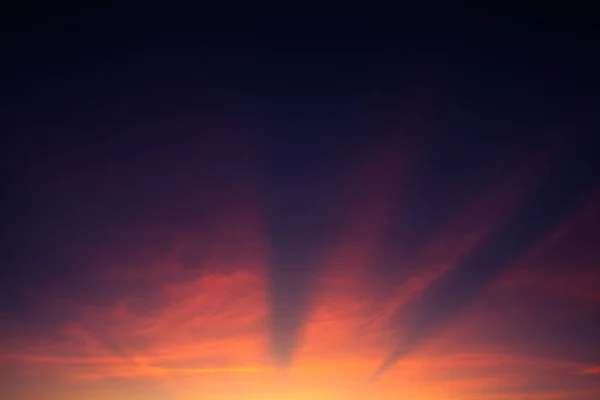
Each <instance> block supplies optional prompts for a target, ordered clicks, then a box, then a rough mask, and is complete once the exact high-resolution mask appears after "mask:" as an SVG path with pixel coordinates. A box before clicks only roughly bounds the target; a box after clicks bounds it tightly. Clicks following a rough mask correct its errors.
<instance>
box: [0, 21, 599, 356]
mask: <svg viewBox="0 0 600 400" xmlns="http://www.w3.org/2000/svg"><path fill="white" fill-rule="evenodd" d="M149 14H151V13H149ZM244 14H245V13H244ZM15 15H17V14H15ZM19 15H21V16H13V17H11V16H10V14H9V16H8V19H11V20H12V22H11V24H10V29H11V30H12V31H11V32H10V33H7V34H6V35H4V36H3V41H2V45H3V53H4V58H5V60H6V61H5V62H3V67H2V68H3V74H2V75H3V80H2V88H3V90H2V92H3V93H2V103H1V105H2V111H1V114H0V116H1V118H2V121H3V122H2V125H3V128H2V129H3V132H4V135H3V136H4V141H5V145H4V146H3V150H2V166H3V171H4V172H5V177H6V179H5V182H6V186H5V188H6V189H5V190H4V191H3V193H4V195H3V210H4V212H3V219H4V224H3V225H4V226H5V229H4V239H3V250H2V254H3V260H2V269H1V272H0V274H1V275H0V310H1V312H2V313H5V314H6V315H10V316H11V318H16V319H17V320H20V321H24V323H25V325H27V326H29V325H28V324H30V326H32V327H35V328H39V329H42V330H51V329H52V326H53V324H55V323H56V322H57V321H60V320H63V319H64V318H68V315H61V314H60V313H57V312H56V310H51V309H48V307H49V306H48V305H47V304H46V303H45V302H44V295H43V294H42V295H40V296H33V297H32V296H31V293H36V292H39V293H44V292H48V293H54V292H56V291H63V292H67V293H70V294H72V296H73V297H74V298H76V299H79V301H81V302H94V301H98V302H103V301H104V302H110V301H111V296H113V297H114V298H118V297H119V294H120V293H121V292H120V291H128V290H129V291H139V292H140V293H141V295H143V294H144V293H148V292H151V291H152V290H153V288H152V287H145V286H144V285H143V284H142V283H140V287H133V288H116V289H115V288H112V289H111V290H113V292H111V294H110V295H107V293H106V292H105V290H104V289H103V288H102V287H101V285H102V284H101V283H97V282H96V283H95V282H94V281H93V278H90V272H89V271H85V268H88V269H90V270H93V269H94V268H96V266H95V265H92V264H93V263H92V264H90V263H88V264H86V263H85V262H83V261H82V259H81V257H83V258H84V259H85V257H88V255H83V256H82V255H79V254H73V251H72V249H73V248H77V246H78V243H79V241H81V242H82V243H87V242H91V243H96V242H102V241H108V242H109V243H110V244H107V245H106V247H107V248H109V249H113V245H114V244H116V243H118V242H119V239H118V238H116V237H115V235H117V233H118V232H127V229H128V227H129V226H131V225H133V224H136V223H139V222H143V223H144V224H148V225H149V226H168V227H171V228H173V229H175V230H177V229H184V230H185V229H189V230H193V229H194V228H195V225H202V224H205V223H208V222H207V221H210V218H211V215H212V213H213V211H214V210H216V209H218V208H219V207H220V206H223V204H226V203H227V202H228V201H232V200H231V197H232V196H233V197H235V193H236V192H235V189H234V188H235V187H237V186H239V185H246V186H249V187H252V188H253V190H255V191H256V192H257V193H258V196H259V197H261V198H262V199H263V200H264V206H265V209H266V213H265V216H266V228H265V229H266V235H267V237H268V238H269V243H270V253H269V257H270V259H269V265H270V267H269V273H268V277H269V300H270V307H271V317H270V318H271V319H270V324H271V325H270V329H271V338H272V351H273V352H274V353H275V355H276V358H277V359H278V362H279V363H280V364H281V365H288V364H290V363H292V360H293V355H294V349H295V348H296V346H297V340H298V335H299V332H300V331H301V329H302V327H303V325H304V324H305V322H306V318H307V316H308V314H309V313H310V310H311V306H312V302H313V300H314V299H313V294H314V289H315V286H316V280H317V278H318V276H319V273H320V271H321V267H322V266H321V265H320V262H321V261H320V260H321V256H322V252H323V251H324V249H325V248H327V246H328V245H329V244H330V241H331V238H332V237H333V236H334V235H335V234H336V232H337V231H336V229H337V227H336V218H338V217H339V214H338V213H339V208H340V204H343V201H344V199H343V197H342V196H343V193H344V192H343V184H344V183H345V182H346V181H345V179H347V176H348V175H349V174H351V173H352V171H353V168H355V167H356V165H357V164H358V160H359V159H360V157H361V156H362V155H364V153H365V151H366V150H367V149H370V148H373V147H376V146H377V145H379V144H381V143H386V140H388V139H389V138H390V137H391V136H395V135H400V136H404V137H405V138H406V140H407V141H408V142H411V143H415V146H416V148H417V149H418V151H417V152H418V157H416V161H415V162H414V164H412V165H411V168H410V171H409V173H408V175H409V177H410V179H408V180H407V181H406V182H405V183H404V185H405V186H403V189H402V192H403V200H402V205H401V206H400V205H398V206H395V207H393V209H394V211H393V213H392V216H391V217H390V219H391V220H392V224H391V226H390V228H389V232H387V233H386V235H385V239H384V244H383V246H382V250H381V256H380V261H378V263H376V264H375V265H373V266H372V267H371V268H372V269H373V270H374V271H375V272H376V274H378V275H379V277H380V279H381V281H382V282H386V284H385V285H384V287H383V288H382V292H385V291H386V290H389V291H392V292H393V290H394V288H395V287H396V285H400V284H401V283H402V279H403V278H402V277H403V274H402V270H401V264H402V263H401V262H399V260H402V261H403V260H408V259H410V257H411V255H412V254H416V253H418V252H419V251H421V250H422V249H423V248H425V247H426V245H427V244H428V243H430V241H431V240H432V238H434V237H435V236H436V235H437V234H438V233H439V232H440V231H443V230H444V227H446V226H447V224H448V223H449V220H450V218H451V216H452V215H455V214H456V213H457V212H458V210H460V209H461V208H462V207H463V206H464V205H465V204H467V203H469V201H471V200H472V199H473V198H474V197H475V196H478V195H479V194H480V193H481V192H483V191H485V190H486V189H489V188H490V187H492V186H493V185H494V184H495V183H496V180H497V179H498V178H499V177H502V176H504V174H505V173H506V172H507V171H509V170H510V168H512V166H513V165H514V163H513V161H514V160H516V159H521V158H523V157H525V156H526V155H527V154H529V152H531V153H532V154H534V153H535V152H536V151H539V150H540V149H543V148H545V146H550V147H552V146H553V145H552V144H553V143H558V147H559V150H558V151H557V153H558V154H559V155H558V156H557V160H558V161H551V162H550V163H555V164H556V165H554V164H552V165H551V167H552V168H551V172H550V173H549V176H548V178H547V181H546V182H544V184H543V186H542V187H541V188H540V189H539V191H538V192H536V193H534V194H533V195H532V196H531V198H529V199H525V200H524V201H523V204H522V207H521V208H519V211H517V212H516V214H515V216H514V218H513V219H511V220H509V221H508V222H506V224H505V225H503V226H501V227H500V228H499V230H498V231H497V232H493V233H492V234H490V236H489V237H488V238H486V239H485V241H484V242H483V243H482V244H481V247H478V248H477V249H476V250H475V251H474V252H473V253H472V254H468V255H466V256H465V257H464V259H463V260H462V261H461V262H460V263H459V264H458V265H457V266H456V267H455V269H454V270H453V271H452V272H451V273H449V274H448V275H447V276H445V277H443V278H442V279H441V280H440V281H438V282H437V284H436V285H433V286H431V287H430V288H429V289H428V291H426V292H425V294H424V295H423V297H421V300H420V301H421V303H418V304H417V305H416V306H414V307H417V308H416V311H414V312H415V313H416V314H417V317H415V321H413V324H414V327H413V328H414V332H413V333H410V332H409V333H408V341H409V344H407V346H408V347H410V346H417V345H418V344H419V341H420V340H421V339H426V338H427V337H428V336H429V335H433V334H434V333H433V332H434V331H435V330H436V329H439V326H440V325H441V324H442V323H443V322H444V321H445V320H446V319H449V318H453V316H454V315H455V314H456V313H458V312H459V311H460V310H461V309H462V308H463V307H464V306H466V305H468V304H469V303H470V302H471V301H472V299H473V298H474V297H475V296H476V295H477V294H478V293H479V291H481V290H483V289H484V288H485V287H486V285H487V284H488V283H490V281H492V280H493V278H495V277H497V276H498V275H500V273H501V272H502V271H503V269H504V268H505V267H506V265H507V264H509V262H510V261H512V259H513V258H515V257H516V255H517V254H520V253H522V252H525V251H526V250H527V249H528V248H529V247H531V246H534V245H535V243H537V242H538V241H539V240H541V238H542V237H543V235H544V234H545V233H547V232H548V231H550V230H552V229H554V228H555V227H556V226H557V225H558V224H559V223H560V222H561V221H562V218H564V217H565V215H567V214H568V213H569V210H570V208H571V207H572V202H574V201H575V200H576V199H578V198H579V196H583V193H584V192H585V191H586V190H591V189H590V188H592V187H593V186H594V185H595V182H596V178H597V173H598V166H597V160H596V158H597V157H596V154H597V153H596V147H595V142H594V141H593V140H591V139H590V137H589V136H590V135H593V134H595V132H596V131H597V128H598V120H597V118H598V117H597V112H596V111H595V110H597V107H598V102H597V101H598V91H597V89H598V79H597V75H596V73H595V71H597V67H598V63H597V60H595V54H594V47H595V46H594V43H595V38H594V36H593V35H592V33H593V32H592V24H591V21H590V20H588V19H586V18H581V19H575V18H573V19H571V20H568V19H563V18H550V17H533V16H524V15H522V16H516V15H513V16H510V17H508V16H507V17H497V16H491V14H488V15H487V16H486V15H471V16H462V17H454V16H453V17H446V18H441V17H438V18H423V19H419V20H417V19H412V18H406V19H407V20H410V21H398V20H396V19H395V18H387V20H386V21H384V20H381V21H377V20H376V19H369V18H367V19H363V18H329V17H322V18H300V17H297V18H294V19H293V20H287V19H284V18H280V17H272V18H267V17H266V16H265V15H263V16H260V17H261V18H260V22H251V21H249V19H250V18H248V20H246V17H244V18H241V17H238V16H229V17H220V18H214V19H213V18H207V20H208V21H206V22H205V21H199V20H196V19H193V18H190V20H189V21H187V23H185V24H179V23H168V22H166V21H162V22H160V23H159V22H155V21H156V17H157V16H156V15H148V16H147V17H143V18H142V19H143V21H142V20H139V19H138V18H136V19H135V20H134V19H132V18H130V17H123V18H114V17H112V16H111V15H110V13H106V14H104V13H96V12H87V11H86V12H83V11H82V15H81V16H79V17H76V18H72V19H71V18H69V19H67V18H65V17H60V18H57V19H54V18H52V17H50V16H48V17H37V18H34V19H30V18H28V17H26V16H25V14H19ZM174 32H178V33H174ZM238 130H239V131H243V132H242V133H236V132H237V131H238ZM208 132H209V133H208ZM561 143H565V144H564V151H562V150H561V149H560V147H561V146H563V145H562V144H561ZM582 143H583V144H582ZM554 146H555V147H556V145H554ZM578 146H579V147H578ZM582 146H583V147H582ZM573 148H575V149H576V150H573ZM582 149H583V152H582V153H576V154H577V155H575V156H573V155H572V152H574V151H575V152H577V151H580V152H581V151H582ZM569 157H571V158H569ZM565 160H566V161H565ZM198 188H202V189H198ZM232 193H234V194H233V195H232ZM563 214H564V215H563ZM138 240H139V242H140V245H139V246H140V247H143V248H146V247H150V248H155V249H157V250H156V251H160V249H161V248H164V247H169V246H171V245H172V243H171V241H172V239H171V238H170V237H169V235H168V234H165V235H163V236H161V235H160V234H157V235H156V236H152V235H149V236H148V237H143V238H139V239H138ZM113 242H114V243H113ZM98 252H99V253H102V246H100V250H98ZM129 253H132V254H133V253H135V251H133V250H131V249H129V250H128V249H124V250H122V253H119V252H115V251H114V249H113V250H111V254H109V255H106V259H107V260H110V261H111V262H113V261H115V260H116V261H115V262H123V263H130V264H135V265H138V264H139V265H140V268H143V265H144V262H145V259H144V258H141V259H137V258H134V259H131V258H128V257H130V254H129ZM148 257H150V258H151V257H152V254H150V255H148ZM102 260H103V259H102V258H100V259H98V258H96V259H95V262H96V263H97V264H98V265H101V264H102ZM83 264H85V265H86V266H85V268H84V267H82V266H81V265H83ZM91 276H92V277H93V273H91ZM86 280H91V281H86ZM86 285H88V286H86ZM449 299H453V301H449ZM408 326H409V327H410V326H411V325H408ZM400 353H401V351H400V350H395V351H394V353H393V354H392V355H391V356H390V359H389V361H390V362H393V361H396V359H397V358H398V357H399V355H400Z"/></svg>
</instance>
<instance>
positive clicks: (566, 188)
mask: <svg viewBox="0 0 600 400" xmlns="http://www.w3.org/2000/svg"><path fill="white" fill-rule="evenodd" d="M579 150H580V151H578V152H577V153H576V154H571V155H570V157H569V158H568V159H567V160H566V161H564V162H562V164H561V165H560V166H559V167H558V168H556V169H555V170H554V171H553V174H552V176H551V177H550V178H549V179H548V181H546V182H544V183H543V184H542V185H541V187H539V189H538V190H537V191H536V192H535V193H534V194H533V195H532V196H531V197H530V198H529V199H527V200H526V201H525V202H524V203H523V205H522V206H521V207H520V208H519V209H518V211H517V212H516V213H515V215H514V216H513V217H512V218H510V219H509V220H508V221H507V222H506V223H505V224H504V225H503V226H501V227H500V228H499V229H497V230H495V231H494V232H492V233H491V234H490V235H489V236H488V237H487V238H486V239H485V240H484V241H483V242H482V243H480V244H479V245H478V246H477V247H476V248H475V249H474V250H473V251H471V252H469V253H468V254H467V255H466V256H465V257H464V258H463V259H462V260H460V261H459V262H458V264H457V265H456V266H455V267H453V268H452V269H451V270H450V271H448V272H446V273H445V274H444V275H442V276H441V277H440V278H439V279H438V280H437V281H435V282H434V283H433V284H432V285H430V286H429V287H428V288H427V289H426V290H425V291H424V292H423V293H422V294H420V295H419V296H418V297H416V298H415V299H414V300H413V301H411V302H410V303H409V304H408V306H407V308H406V309H404V310H402V313H403V315H404V316H405V318H404V319H403V322H404V323H405V324H406V325H405V327H404V333H403V339H402V341H401V344H399V345H398V346H397V347H396V348H395V349H394V350H393V351H392V352H391V354H390V355H389V356H388V357H387V358H386V360H385V361H384V362H383V363H382V365H381V366H380V368H379V369H378V370H377V371H376V373H375V375H374V377H375V378H376V377H378V376H380V375H381V374H382V373H384V372H385V371H386V370H387V369H388V368H390V366H392V365H393V364H394V363H395V362H396V361H398V360H399V359H401V358H402V357H405V356H406V354H408V353H410V352H412V351H415V349H416V348H418V347H419V346H421V344H422V343H423V342H424V341H426V340H428V339H429V338H431V337H434V336H435V335H436V334H437V332H439V331H440V330H441V329H443V327H444V326H445V325H446V324H447V323H448V322H449V321H451V320H452V319H454V318H455V317H456V316H457V315H458V313H459V312H461V311H462V310H463V309H464V308H465V307H466V306H467V305H469V304H471V303H472V302H473V301H474V300H475V299H476V298H477V297H478V296H479V295H480V293H481V292H482V290H483V289H484V288H486V287H487V286H488V285H489V284H490V283H492V282H493V281H494V280H495V279H496V278H497V277H498V276H500V274H501V273H502V272H503V271H504V270H505V269H506V268H507V267H508V266H510V265H511V264H512V263H513V262H514V260H516V259H517V257H519V256H520V255H522V254H523V253H524V252H525V251H527V250H528V249H529V248H531V247H532V246H534V245H535V244H536V243H537V242H539V241H540V240H541V239H542V238H543V237H544V235H546V234H547V233H548V232H549V231H550V230H552V229H554V228H555V227H556V226H557V224H559V223H560V222H561V221H562V220H563V219H564V218H565V217H566V216H567V215H568V214H569V213H571V212H572V210H573V207H574V206H576V205H577V202H578V201H579V200H580V199H581V198H582V196H583V195H584V194H585V193H586V191H587V189H589V187H590V185H591V184H592V183H593V182H594V179H595V178H596V174H597V171H596V170H595V168H594V167H593V166H592V165H591V164H590V163H591V160H592V158H591V157H593V155H592V154H590V150H589V148H586V147H585V145H583V146H582V147H581V148H580V149H579Z"/></svg>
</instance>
